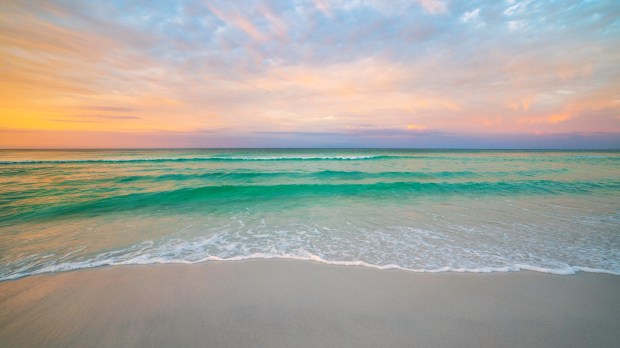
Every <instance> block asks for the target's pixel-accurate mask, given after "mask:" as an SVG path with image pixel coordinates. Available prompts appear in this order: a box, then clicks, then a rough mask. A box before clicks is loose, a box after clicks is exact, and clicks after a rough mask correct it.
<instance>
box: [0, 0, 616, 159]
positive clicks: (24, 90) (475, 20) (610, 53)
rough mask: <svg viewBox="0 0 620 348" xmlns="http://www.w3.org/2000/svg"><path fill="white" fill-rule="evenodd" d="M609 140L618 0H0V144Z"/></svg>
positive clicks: (547, 144) (513, 144) (595, 143)
mask: <svg viewBox="0 0 620 348" xmlns="http://www.w3.org/2000/svg"><path fill="white" fill-rule="evenodd" d="M98 147H100V148H115V147H120V148H129V147H139V148H148V147H157V148H168V147H421V148H437V147H438V148H616V149H617V148H620V1H615V0H609V1H572V0H561V1H535V0H501V1H499V0H498V1H490V0H489V1H456V0H410V1H406V0H392V1H375V0H334V1H328V0H314V1H312V0H307V1H306V0H293V1H249V0H248V1H244V0H240V1H124V0H123V1H114V0H112V1H76V0H71V1H18V0H15V1H13V0H3V1H1V2H0V148H98Z"/></svg>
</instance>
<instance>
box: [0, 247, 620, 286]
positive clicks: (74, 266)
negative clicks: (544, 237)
mask: <svg viewBox="0 0 620 348" xmlns="http://www.w3.org/2000/svg"><path fill="white" fill-rule="evenodd" d="M306 254H307V256H299V255H293V254H269V253H254V254H250V255H243V256H235V257H231V258H221V257H217V256H207V257H205V258H202V259H199V260H195V261H189V260H183V259H166V258H162V257H148V258H144V257H140V256H139V257H136V258H133V259H129V260H125V261H121V262H115V261H112V260H101V261H97V262H88V261H84V262H74V263H62V264H59V265H52V266H47V267H43V268H41V269H39V270H36V271H34V272H24V273H16V274H12V275H9V276H7V277H3V278H0V281H6V280H15V279H19V278H23V277H27V276H32V275H40V274H49V273H59V272H67V271H74V270H80V269H89V268H97V267H104V266H122V265H153V264H197V263H203V262H210V261H219V262H230V261H248V260H268V259H284V260H298V261H313V262H319V263H323V264H327V265H335V266H357V267H365V268H372V269H378V270H400V271H406V272H414V273H446V272H454V273H503V272H518V271H533V272H539V273H547V274H555V275H571V274H576V273H578V272H585V273H601V274H611V275H620V272H618V271H612V270H606V269H600V268H590V267H581V266H566V267H564V268H545V267H539V266H532V265H527V264H515V265H512V266H506V267H479V268H454V267H441V268H435V269H411V268H406V267H402V266H399V265H395V264H389V265H375V264H372V263H368V262H365V261H330V260H325V259H323V258H321V257H320V256H318V255H314V254H311V253H307V252H306Z"/></svg>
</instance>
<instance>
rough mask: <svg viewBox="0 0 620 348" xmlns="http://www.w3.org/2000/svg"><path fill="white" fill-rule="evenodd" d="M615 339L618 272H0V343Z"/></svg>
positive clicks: (555, 342)
mask: <svg viewBox="0 0 620 348" xmlns="http://www.w3.org/2000/svg"><path fill="white" fill-rule="evenodd" d="M412 345H413V346H461V347H462V346H470V347H474V346H477V347H497V346H551V347H570V346H574V347H579V346H597V347H613V346H618V345H620V276H617V275H609V274H600V273H586V272H579V273H577V274H575V275H554V274H545V273H539V272H534V271H518V272H506V273H458V272H441V273H417V272H411V271H404V270H395V269H393V270H378V269H372V268H367V267H348V266H338V265H328V264H323V263H319V262H313V261H310V262H308V261H297V260H284V259H275V260H274V259H271V260H245V261H237V262H226V261H224V262H218V261H210V262H206V263H199V264H190V265H184V264H158V265H124V266H123V267H115V266H109V267H97V268H90V269H81V270H74V271H68V272H61V273H51V274H50V273H48V274H42V275H34V276H28V277H25V278H20V279H15V280H7V281H2V282H0V346H7V347H9V346H20V347H34V346H47V347H61V346H62V347H64V346H69V347H79V346H98V347H115V346H138V347H142V346H144V347H147V346H156V347H157V346H162V347H163V346H185V347H194V346H196V347H199V346H200V347H203V346H209V347H230V346H235V347H253V346H259V347H261V346H269V347H291V346H300V347H329V346H334V347H336V346H337V347H375V346H392V347H405V346H412Z"/></svg>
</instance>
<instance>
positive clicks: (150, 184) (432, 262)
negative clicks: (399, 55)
mask: <svg viewBox="0 0 620 348" xmlns="http://www.w3.org/2000/svg"><path fill="white" fill-rule="evenodd" d="M274 257H278V258H295V259H304V260H315V261H320V262H327V263H335V264H342V265H362V266H368V267H377V268H401V269H407V270H412V271H471V272H484V271H515V270H520V269H530V270H538V271H543V272H552V273H562V274H565V273H574V272H575V271H580V270H581V271H591V272H606V273H613V274H620V152H618V151H597V152H591V151H488V150H485V151H469V150H453V151H447V150H377V149H350V150H348V149H277V150H275V149H251V150H250V149H220V150H212V149H196V150H71V151H67V150H62V151H55V150H46V151H36V150H1V151H0V280H6V279H13V278H18V277H22V276H26V275H31V274H38V273H45V272H60V271H64V270H71V269H77V268H88V267H97V266H103V265H120V264H149V263H194V262H204V261H209V260H231V261H232V260H242V259H251V258H274Z"/></svg>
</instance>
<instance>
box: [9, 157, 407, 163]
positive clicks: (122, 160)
mask: <svg viewBox="0 0 620 348" xmlns="http://www.w3.org/2000/svg"><path fill="white" fill-rule="evenodd" d="M402 157H411V156H388V155H377V156H239V157H171V158H165V157H164V158H110V159H107V158H105V159H104V158H102V159H75V160H41V161H39V160H18V161H0V165H10V164H63V163H132V162H225V161H235V162H238V161H352V160H378V159H393V158H402Z"/></svg>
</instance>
